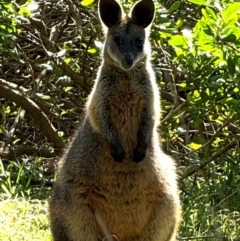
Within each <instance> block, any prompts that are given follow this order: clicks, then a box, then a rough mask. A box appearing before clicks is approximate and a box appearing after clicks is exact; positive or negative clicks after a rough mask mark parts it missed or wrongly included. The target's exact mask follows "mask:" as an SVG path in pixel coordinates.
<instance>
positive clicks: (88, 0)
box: [81, 0, 94, 7]
mask: <svg viewBox="0 0 240 241" xmlns="http://www.w3.org/2000/svg"><path fill="white" fill-rule="evenodd" d="M93 2H94V0H83V1H81V5H82V6H85V7H86V6H88V5H90V4H92V3H93Z"/></svg>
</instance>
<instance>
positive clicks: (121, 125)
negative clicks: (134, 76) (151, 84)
mask: <svg viewBox="0 0 240 241" xmlns="http://www.w3.org/2000/svg"><path fill="white" fill-rule="evenodd" d="M108 104H109V108H110V113H111V118H112V121H113V123H114V125H115V127H116V130H117V133H118V136H119V139H120V141H121V143H122V144H123V145H125V144H126V147H124V149H125V150H126V151H127V149H128V148H129V149H132V148H134V147H135V145H136V141H137V133H138V130H139V124H140V121H141V117H142V113H143V110H144V109H145V108H146V106H147V100H146V97H145V96H144V95H143V94H142V92H141V89H140V87H138V86H132V85H131V84H130V83H122V84H121V85H120V86H118V88H116V89H115V90H114V91H113V92H112V94H111V96H110V97H109V100H108Z"/></svg>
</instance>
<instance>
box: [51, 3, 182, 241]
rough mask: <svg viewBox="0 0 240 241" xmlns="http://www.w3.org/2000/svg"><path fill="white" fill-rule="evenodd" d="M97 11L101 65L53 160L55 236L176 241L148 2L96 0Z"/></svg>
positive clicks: (176, 213) (173, 190) (173, 188)
mask: <svg viewBox="0 0 240 241" xmlns="http://www.w3.org/2000/svg"><path fill="white" fill-rule="evenodd" d="M99 11H100V18H101V20H102V22H103V25H105V27H107V33H106V41H105V46H104V50H103V62H102V65H101V67H100V69H99V73H98V76H97V79H96V82H95V86H94V88H93V90H92V92H91V94H90V96H89V99H88V103H87V106H86V115H85V118H84V120H83V123H82V125H81V127H80V129H79V130H78V131H77V133H76V136H75V138H74V140H73V142H72V143H71V145H70V147H69V149H68V151H67V153H66V154H65V156H64V157H63V158H62V160H61V162H60V165H59V169H58V175H57V180H56V183H55V185H54V188H53V193H52V197H51V200H50V221H51V230H52V234H53V238H54V241H99V240H103V239H104V238H105V239H104V240H107V241H110V240H120V241H174V240H176V232H177V230H178V226H179V220H180V213H181V208H180V202H179V196H178V188H177V182H176V174H175V166H174V161H173V160H172V159H171V158H170V157H169V156H167V155H166V154H164V153H163V152H162V150H161V148H160V144H159V137H158V133H157V126H158V120H159V113H160V110H159V106H160V104H159V93H158V87H157V85H156V83H155V78H154V74H153V70H152V67H151V64H150V61H149V57H150V48H149V42H148V40H147V37H148V32H147V29H146V28H147V27H148V26H149V25H150V24H151V21H152V19H153V16H154V5H153V2H152V1H151V0H142V1H140V2H138V3H137V4H135V5H134V7H133V8H132V11H131V13H130V14H129V15H124V13H123V11H122V9H121V7H120V6H119V5H118V3H117V2H115V0H100V3H99ZM109 12H110V13H112V14H110V16H109V15H108V13H109ZM142 16H144V18H142ZM116 36H117V38H116ZM139 39H140V40H139ZM141 40H143V41H144V45H143V46H142V44H141ZM139 41H140V42H139ZM114 237H115V238H114Z"/></svg>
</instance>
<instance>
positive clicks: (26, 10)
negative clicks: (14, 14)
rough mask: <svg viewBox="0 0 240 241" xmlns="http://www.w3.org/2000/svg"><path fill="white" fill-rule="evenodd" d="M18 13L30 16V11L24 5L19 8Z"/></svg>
mask: <svg viewBox="0 0 240 241" xmlns="http://www.w3.org/2000/svg"><path fill="white" fill-rule="evenodd" d="M19 14H20V15H22V16H26V17H28V16H31V11H30V10H28V9H27V8H26V7H22V8H20V10H19Z"/></svg>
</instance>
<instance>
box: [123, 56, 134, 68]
mask: <svg viewBox="0 0 240 241" xmlns="http://www.w3.org/2000/svg"><path fill="white" fill-rule="evenodd" d="M124 60H125V62H126V64H127V65H128V66H132V65H133V55H132V54H126V55H125V57H124Z"/></svg>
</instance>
